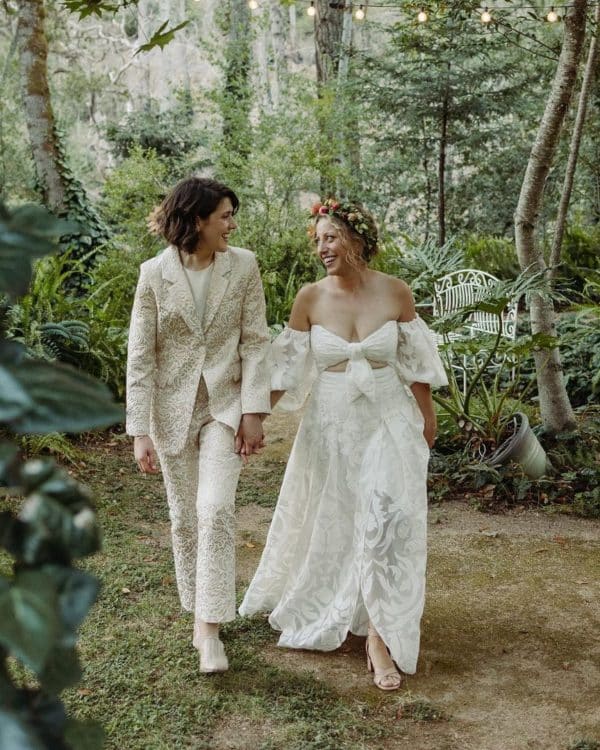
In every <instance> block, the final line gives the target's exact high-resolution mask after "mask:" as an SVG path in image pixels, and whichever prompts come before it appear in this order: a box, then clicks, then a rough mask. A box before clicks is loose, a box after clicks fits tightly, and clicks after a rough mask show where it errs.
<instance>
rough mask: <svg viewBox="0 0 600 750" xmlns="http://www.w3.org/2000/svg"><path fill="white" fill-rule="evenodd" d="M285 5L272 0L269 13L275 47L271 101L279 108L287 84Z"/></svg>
mask: <svg viewBox="0 0 600 750" xmlns="http://www.w3.org/2000/svg"><path fill="white" fill-rule="evenodd" d="M283 12H284V11H283V6H282V4H281V2H280V0H271V2H270V4H269V15H270V19H271V47H272V49H273V72H272V75H271V101H272V102H273V108H274V109H277V108H278V107H279V103H280V101H281V92H282V86H283V85H284V84H285V73H286V69H287V56H286V51H285V22H284V17H283Z"/></svg>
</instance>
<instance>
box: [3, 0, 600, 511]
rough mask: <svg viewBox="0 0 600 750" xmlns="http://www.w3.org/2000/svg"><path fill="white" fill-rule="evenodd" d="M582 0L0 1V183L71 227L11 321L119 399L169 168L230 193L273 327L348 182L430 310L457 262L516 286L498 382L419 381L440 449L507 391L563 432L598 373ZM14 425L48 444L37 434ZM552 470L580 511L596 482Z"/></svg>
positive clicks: (534, 418) (590, 47) (490, 416)
mask: <svg viewBox="0 0 600 750" xmlns="http://www.w3.org/2000/svg"><path fill="white" fill-rule="evenodd" d="M598 9H599V6H598V3H594V2H588V0H575V1H574V2H573V3H572V4H569V5H568V6H565V7H564V8H562V9H561V8H558V10H557V11H556V12H555V10H554V8H552V9H550V10H549V9H548V8H546V7H545V6H544V5H543V4H541V3H540V4H538V5H536V4H533V5H523V4H519V3H516V2H515V3H513V2H508V3H505V4H503V5H498V6H496V7H494V8H492V12H491V13H489V12H488V11H487V10H486V11H485V12H482V9H481V8H479V6H478V5H477V4H476V3H473V2H471V0H460V1H459V2H455V3H452V4H446V3H443V2H439V3H438V2H434V3H430V4H428V5H427V6H426V7H421V6H420V5H414V4H411V3H397V2H396V3H392V2H390V3H387V2H385V3H374V4H370V5H369V4H364V5H361V6H358V7H356V6H353V5H351V4H344V3H330V2H325V1H324V0H319V1H318V2H316V3H310V4H309V3H289V2H280V1H279V0H262V1H261V2H246V0H230V1H229V2H223V3H217V2H194V1H192V0H189V1H188V2H186V1H185V0H171V1H170V2H168V3H158V2H155V1H153V0H140V1H139V2H122V3H116V4H115V3H108V2H96V1H94V2H92V0H67V1H66V2H64V3H63V2H52V1H50V0H48V1H47V2H43V1H42V0H29V1H28V2H22V3H18V4H17V3H11V2H9V1H8V0H7V1H6V2H4V3H3V4H2V6H1V9H0V13H2V15H3V18H4V21H5V23H3V24H2V27H1V30H0V55H2V56H3V57H2V59H3V60H4V62H3V65H2V70H1V72H0V76H1V78H0V80H1V81H2V101H1V105H0V106H1V110H0V115H1V120H0V199H2V200H3V201H4V202H5V203H6V204H7V205H10V206H13V207H15V206H18V205H21V204H23V203H27V202H36V201H37V202H41V203H43V204H44V205H45V206H46V207H47V208H49V209H50V210H51V211H53V212H54V213H55V214H57V215H58V216H60V217H63V218H66V219H68V220H70V221H74V222H76V224H77V227H78V228H77V229H76V230H74V231H73V232H72V233H71V234H70V235H65V236H63V238H62V240H61V245H60V247H61V253H60V254H58V255H56V254H55V255H51V256H49V257H47V258H44V259H42V260H40V261H38V263H37V266H36V272H35V274H34V277H33V280H32V284H31V288H30V290H29V292H28V294H26V295H25V296H23V297H22V298H21V299H19V300H18V301H17V303H16V304H15V303H13V302H12V301H11V302H10V304H9V302H6V303H5V305H4V309H3V320H4V323H3V326H4V329H5V331H6V334H7V336H8V337H9V338H10V339H12V340H14V341H17V342H20V343H21V344H23V345H24V346H25V347H26V348H27V350H28V351H29V352H30V353H32V354H35V355H37V356H39V357H42V358H46V359H54V360H59V361H63V362H66V363H69V364H72V365H75V366H76V367H78V368H79V369H81V370H84V371H86V372H88V373H90V374H92V375H95V376H97V377H99V378H100V379H101V380H103V381H104V382H105V383H107V384H108V386H109V387H110V388H111V390H112V391H113V393H114V394H115V396H116V398H117V399H120V400H122V399H123V397H124V368H125V360H126V344H127V331H128V318H129V313H130V308H131V300H132V294H133V290H134V287H135V283H136V278H137V273H138V266H139V263H140V262H141V261H143V260H145V259H146V258H148V257H151V256H153V255H155V254H156V253H157V252H160V250H161V242H160V240H159V239H157V238H156V237H153V236H151V235H150V234H149V232H148V229H147V217H148V214H149V213H150V211H151V210H152V208H153V207H154V206H155V205H156V204H157V203H158V202H159V201H160V200H161V199H162V197H163V196H164V195H165V193H166V191H167V190H168V189H169V187H170V186H172V185H173V183H174V182H175V181H176V180H178V179H180V178H181V177H183V176H185V175H188V174H190V173H191V172H199V173H202V174H210V175H213V176H215V177H216V178H218V179H221V180H223V181H224V182H226V183H228V184H230V185H232V186H233V187H234V189H235V190H236V191H237V193H238V194H239V195H240V197H241V205H242V207H241V211H240V213H239V225H240V228H239V230H238V232H237V235H236V240H235V241H236V243H237V244H240V245H243V246H246V247H249V248H251V249H252V250H254V252H255V253H256V255H257V258H258V261H259V264H260V267H261V272H262V277H263V283H264V287H265V294H266V300H267V315H268V320H269V324H270V325H271V326H273V327H274V329H275V330H277V328H278V327H280V326H281V325H283V324H284V323H285V321H286V319H287V316H288V315H289V311H290V308H291V304H292V301H293V299H294V296H295V294H296V292H297V290H298V289H299V288H300V286H301V285H302V284H304V283H306V282H308V281H311V280H314V279H315V278H317V277H318V276H319V274H321V273H322V270H321V269H320V267H319V266H320V264H319V263H318V262H317V260H316V257H315V255H314V253H313V252H312V249H311V246H310V242H309V239H308V236H307V232H306V228H307V219H308V216H309V208H310V206H311V204H312V202H313V201H314V200H315V199H317V198H318V197H319V196H321V197H324V196H328V195H336V196H338V197H342V196H343V197H349V198H358V199H360V200H362V201H363V202H364V203H365V204H366V205H367V206H368V207H369V208H370V209H371V210H372V211H373V212H374V214H375V215H376V217H377V220H378V223H379V225H380V229H381V243H380V244H381V250H382V252H381V253H380V255H379V256H378V257H377V259H376V262H375V266H376V267H377V268H379V269H381V270H384V271H387V272H389V273H393V274H396V275H400V276H402V277H403V278H406V280H407V281H409V283H411V284H412V286H413V290H414V292H415V296H416V298H417V302H418V303H419V305H420V309H421V311H422V314H423V315H424V316H425V317H426V319H428V320H429V318H428V314H429V313H430V312H431V303H432V297H433V283H434V281H435V280H436V279H437V278H439V277H441V276H443V275H444V274H445V273H448V272H450V271H453V270H455V269H457V268H464V267H473V268H478V269H480V270H483V271H487V272H489V273H491V274H493V275H494V276H496V277H498V278H499V279H500V280H501V283H504V286H503V287H502V286H500V287H499V290H497V294H496V300H495V302H496V303H498V300H500V302H502V300H503V299H504V301H506V300H507V299H510V298H511V297H515V298H517V297H519V298H520V310H521V311H520V315H519V320H520V323H519V336H518V337H517V342H518V343H517V344H516V346H513V349H512V350H511V351H508V350H507V349H506V348H505V350H504V351H502V350H499V351H498V354H500V355H502V357H504V360H503V361H505V362H506V361H513V362H514V361H515V357H516V358H517V360H518V362H519V368H518V377H517V378H515V377H514V373H515V371H514V368H513V371H512V378H509V377H508V373H507V372H506V371H505V372H503V373H502V376H501V377H500V376H496V377H492V378H491V379H490V377H489V376H488V373H485V374H484V376H483V377H481V378H479V379H477V378H476V379H475V381H476V382H477V392H475V390H474V391H473V393H471V391H469V393H468V394H467V396H466V398H462V400H461V397H460V394H459V393H458V390H457V389H456V388H454V389H452V387H451V389H450V394H449V398H446V399H445V400H441V399H438V406H440V407H441V409H440V415H441V417H442V420H441V422H442V425H441V426H442V430H441V432H442V434H441V437H442V439H441V440H440V442H439V443H438V446H439V447H438V450H441V451H442V453H444V454H445V459H444V460H445V461H447V455H448V454H452V455H454V456H455V457H456V463H457V466H459V467H462V465H463V464H464V463H465V461H466V462H467V463H469V462H470V461H471V460H472V459H473V457H474V456H475V457H476V456H477V453H478V451H479V453H481V450H482V449H483V450H484V452H485V450H488V452H489V449H490V446H491V448H493V447H494V445H495V444H496V443H497V441H498V439H499V433H498V430H499V426H500V425H501V424H503V423H504V422H505V421H506V418H507V417H509V416H510V415H511V414H512V412H514V411H515V410H517V409H519V410H522V411H524V412H526V413H527V414H528V415H529V419H530V421H531V422H532V423H533V424H540V425H541V427H542V428H543V430H544V431H545V432H546V434H547V435H548V436H549V439H555V438H556V437H557V436H559V435H563V434H568V435H571V437H570V438H569V439H572V433H573V431H574V430H576V429H577V428H578V427H579V428H581V425H578V416H577V415H578V414H579V415H582V414H583V415H584V421H585V424H586V425H588V423H589V422H590V414H592V413H593V405H594V402H595V401H596V397H597V392H598V389H599V387H600V353H599V347H598V343H599V342H600V331H599V325H598V304H597V303H598V296H599V294H600V292H599V289H600V276H599V263H600V261H599V252H598V251H599V247H600V223H599V219H600V138H599V135H600V117H599V113H600V83H599V81H598V76H597V69H598V59H599V55H598V53H597V48H598V45H597V27H598V18H599V10H598ZM365 14H366V17H365ZM552 14H554V15H552ZM361 16H362V18H361ZM437 322H438V321H434V324H436V323H437ZM454 324H456V321H454ZM488 343H489V342H488ZM490 345H491V344H490ZM477 346H478V347H481V346H483V344H482V342H477ZM480 351H481V350H480ZM473 354H474V353H473V352H471V353H470V356H473ZM477 356H480V355H478V354H477V352H475V358H477ZM500 359H502V358H500ZM505 369H506V368H505ZM450 370H452V367H450ZM509 383H510V385H508V384H509ZM503 389H504V391H505V392H504V394H502V390H503ZM509 393H510V398H509V397H508V394H509ZM590 409H592V411H590ZM580 421H581V420H580ZM591 422H592V424H596V423H597V420H595V419H592V420H591ZM586 429H588V427H586ZM589 429H592V428H589ZM469 430H473V433H469ZM475 433H478V435H479V437H478V439H477V440H475V441H473V439H472V436H473V434H475ZM33 446H34V447H35V446H37V447H45V448H46V449H48V448H49V449H52V450H58V451H59V452H60V451H61V450H62V451H63V452H64V451H68V441H66V440H64V439H63V438H62V437H61V436H57V435H53V436H52V437H50V438H44V439H43V440H42V441H41V442H40V441H38V442H35V441H34V443H33ZM482 446H483V447H482ZM549 447H552V446H549ZM570 453H571V454H572V450H570ZM573 461H574V459H573V458H572V455H571V456H570V457H569V458H568V459H565V460H563V459H561V460H560V461H559V464H560V465H562V468H564V469H566V470H567V469H572V468H573ZM584 463H585V465H586V466H587V465H588V464H590V461H589V460H588V459H586V460H585V461H584ZM591 463H592V464H593V460H592V462H591ZM448 473H449V472H448V471H446V474H448ZM567 473H568V471H567ZM478 474H479V475H481V476H480V479H479V480H478V481H479V482H480V483H481V484H485V483H486V482H487V481H489V477H488V475H487V474H486V471H483V473H482V472H479V471H478ZM493 479H494V481H496V480H498V476H497V475H496V474H493ZM570 490H571V491H572V494H573V495H574V497H575V499H577V498H578V497H579V495H578V492H579V490H582V491H583V492H584V495H585V498H586V499H585V503H584V505H585V504H586V503H587V502H588V500H590V502H591V509H590V508H587V505H586V509H587V510H586V512H587V511H589V512H591V513H592V514H595V513H596V512H597V510H595V509H596V507H597V505H598V503H599V500H598V497H597V492H592V495H591V496H590V497H588V494H589V493H588V492H587V487H585V486H584V487H583V488H581V487H577V488H574V487H572V486H571V487H570ZM528 491H529V489H527V492H528ZM522 492H523V491H520V493H521V494H522ZM559 497H561V498H562V497H564V498H567V497H569V498H571V499H572V497H571V495H570V493H563V494H562V495H559Z"/></svg>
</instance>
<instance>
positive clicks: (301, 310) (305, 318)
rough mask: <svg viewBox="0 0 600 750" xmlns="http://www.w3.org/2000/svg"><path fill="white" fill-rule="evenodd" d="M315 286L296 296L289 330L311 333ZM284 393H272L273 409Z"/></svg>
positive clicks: (303, 288) (303, 290)
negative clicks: (311, 313)
mask: <svg viewBox="0 0 600 750" xmlns="http://www.w3.org/2000/svg"><path fill="white" fill-rule="evenodd" d="M314 286H315V285H314V284H309V285H307V286H304V287H302V289H300V291H299V292H298V294H297V295H296V299H295V300H294V304H293V305H292V311H291V313H290V319H289V322H288V328H291V329H293V330H294V331H304V332H306V331H310V312H311V308H312V304H313V300H314ZM284 393H285V391H271V409H273V407H274V406H275V404H276V403H277V402H278V401H279V399H280V398H281V397H282V396H283V394H284Z"/></svg>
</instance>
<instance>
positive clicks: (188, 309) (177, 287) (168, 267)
mask: <svg viewBox="0 0 600 750" xmlns="http://www.w3.org/2000/svg"><path fill="white" fill-rule="evenodd" d="M162 276H163V279H164V280H165V281H166V282H167V283H168V288H167V291H166V298H165V301H166V304H167V306H168V307H169V308H170V309H172V310H176V311H177V312H178V313H179V314H180V315H181V317H182V318H183V319H184V320H185V322H186V324H187V326H188V328H189V329H190V330H191V331H192V332H193V333H195V334H196V335H197V336H198V337H199V338H204V330H203V327H202V321H201V320H200V318H199V317H198V315H197V313H196V304H195V302H194V298H193V296H192V290H191V289H190V284H189V282H188V280H187V277H186V275H185V271H184V270H183V266H182V264H181V260H180V259H179V253H178V252H177V248H175V247H172V246H169V247H167V248H166V249H165V250H164V252H163V267H162Z"/></svg>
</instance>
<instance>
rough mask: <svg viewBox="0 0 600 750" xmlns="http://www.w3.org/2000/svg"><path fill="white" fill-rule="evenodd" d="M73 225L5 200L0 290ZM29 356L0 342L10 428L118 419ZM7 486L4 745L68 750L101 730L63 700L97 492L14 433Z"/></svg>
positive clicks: (0, 421) (90, 387)
mask: <svg viewBox="0 0 600 750" xmlns="http://www.w3.org/2000/svg"><path fill="white" fill-rule="evenodd" d="M71 229H72V227H71V226H70V225H68V224H67V223H66V222H64V221H58V220H56V219H54V217H52V216H50V215H49V214H48V213H47V212H46V211H45V210H44V209H41V208H38V207H34V206H24V207H22V208H20V209H18V210H17V211H15V212H14V213H12V214H11V213H10V212H9V211H7V210H6V209H5V208H4V206H3V205H2V204H0V293H1V294H2V295H6V296H9V297H12V298H14V297H16V296H18V295H19V294H22V293H23V291H24V290H25V289H26V288H27V285H28V282H29V278H30V275H31V263H32V260H33V259H34V258H36V257H40V256H44V255H46V254H47V253H50V252H53V251H55V250H56V246H55V244H54V242H53V239H55V238H57V237H59V236H61V235H64V234H65V232H67V231H70V230H71ZM37 278H38V279H39V278H40V275H39V273H38V277H37ZM14 310H15V308H13V309H12V310H11V312H12V313H14ZM6 314H7V308H5V309H4V311H3V315H4V316H6ZM67 323H69V324H70V325H67ZM5 328H6V325H5V321H4V325H3V330H4V329H5ZM42 331H43V333H40V334H39V337H38V341H37V344H38V346H39V347H41V348H42V349H43V347H49V348H51V349H54V350H56V349H58V348H59V347H60V346H62V345H63V344H64V342H65V341H69V342H72V341H73V340H75V339H76V338H79V339H80V340H81V341H82V342H83V343H84V344H85V336H84V335H83V333H84V331H83V329H82V327H81V325H80V324H75V321H63V323H62V326H55V327H54V331H53V333H52V334H50V329H49V327H48V325H45V326H44V327H42ZM57 342H58V343H57ZM24 343H27V344H31V342H24ZM32 354H35V351H33V350H32V347H31V345H30V346H24V345H23V343H19V342H17V341H15V340H13V341H8V340H6V339H5V338H4V337H3V338H2V339H0V429H1V431H2V434H3V437H5V438H6V437H9V436H10V435H11V434H13V435H14V434H17V435H19V434H24V433H38V434H47V433H51V432H55V431H65V432H79V431H82V430H85V429H89V428H92V427H105V426H107V425H110V424H112V423H114V422H116V421H118V420H119V419H120V418H121V416H122V412H121V409H119V408H118V407H117V406H116V404H114V403H113V401H112V399H111V397H110V394H109V392H108V390H107V388H106V386H104V385H103V384H101V383H99V382H97V381H94V380H92V379H91V378H90V377H89V376H87V375H83V374H80V373H78V372H77V371H75V370H73V369H71V368H69V367H67V366H65V365H59V364H51V363H49V362H47V361H46V360H44V359H36V358H35V357H32V356H31V355H32ZM0 485H1V486H2V487H4V488H8V494H9V495H10V496H13V497H14V498H15V501H14V502H10V503H5V507H4V508H3V510H2V511H1V512H0V546H1V547H2V549H3V550H4V551H5V552H7V553H8V554H9V555H11V556H12V557H13V558H14V565H13V571H12V575H11V576H9V577H6V576H0V606H1V608H2V613H3V615H2V622H1V623H0V697H1V699H2V708H1V709H0V745H2V747H6V748H9V747H10V748H14V750H17V749H18V750H43V749H44V748H45V749H46V750H69V748H77V747H82V746H83V743H84V742H85V747H89V748H93V747H99V746H100V741H101V733H100V732H99V730H98V729H97V727H95V726H94V725H93V724H89V723H80V722H77V721H75V720H73V719H69V718H68V717H67V715H66V712H65V709H64V706H63V704H62V702H61V700H60V698H59V694H60V693H61V692H62V691H63V690H64V689H65V688H66V687H69V686H71V685H73V684H76V683H77V682H78V681H79V679H80V677H81V667H80V664H79V658H78V656H77V652H76V643H77V630H78V628H79V625H80V624H81V622H82V621H83V619H84V618H85V616H86V614H87V612H88V610H89V608H90V607H91V605H92V604H93V602H94V601H95V599H96V596H97V594H98V588H99V583H98V580H97V579H96V578H95V577H93V576H92V575H90V574H89V573H86V572H84V571H82V570H80V569H78V568H76V567H74V566H73V564H72V563H73V561H74V560H77V559H78V558H82V557H86V556H88V555H91V554H93V553H94V552H96V551H97V550H98V549H99V547H100V531H99V528H98V524H97V521H96V517H95V513H94V510H93V507H92V505H91V501H90V498H89V496H88V493H87V491H86V490H85V489H84V488H83V487H82V486H80V485H79V484H77V482H75V481H74V480H73V479H72V478H71V477H70V476H69V475H68V474H67V473H66V472H65V471H63V470H62V469H59V468H58V467H57V466H56V465H55V464H54V463H53V462H52V461H49V460H42V459H32V460H29V461H25V462H24V461H23V460H22V459H21V458H20V456H19V452H18V449H17V447H16V445H15V444H14V443H13V442H9V441H8V440H5V441H4V442H2V443H1V444H0ZM20 495H22V496H24V498H25V499H24V501H23V502H22V503H20V502H18V501H17V499H18V498H19V496H20ZM11 506H12V507H11ZM9 657H13V658H14V659H16V660H17V662H18V663H19V664H21V665H23V666H24V667H26V668H27V669H28V670H30V672H31V673H32V674H33V675H35V678H36V680H37V683H38V686H37V687H35V688H33V687H31V686H30V684H29V681H28V680H27V681H23V682H22V683H19V682H18V681H15V679H14V678H13V672H12V670H11V669H9V666H8V658H9Z"/></svg>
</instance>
